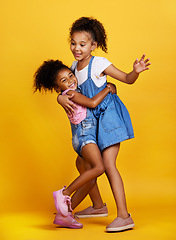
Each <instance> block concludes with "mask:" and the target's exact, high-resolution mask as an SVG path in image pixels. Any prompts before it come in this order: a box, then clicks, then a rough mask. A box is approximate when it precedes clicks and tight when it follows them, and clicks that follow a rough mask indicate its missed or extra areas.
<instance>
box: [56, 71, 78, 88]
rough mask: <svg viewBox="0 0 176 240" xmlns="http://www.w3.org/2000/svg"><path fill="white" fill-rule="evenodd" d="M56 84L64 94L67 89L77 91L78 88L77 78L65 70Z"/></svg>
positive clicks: (58, 76)
mask: <svg viewBox="0 0 176 240" xmlns="http://www.w3.org/2000/svg"><path fill="white" fill-rule="evenodd" d="M56 84H57V86H58V89H59V90H60V91H62V92H63V91H65V90H67V89H72V90H75V89H76V88H77V78H76V77H75V75H74V74H73V73H72V71H71V70H70V69H67V68H63V69H62V70H60V71H59V73H58V75H57V80H56Z"/></svg>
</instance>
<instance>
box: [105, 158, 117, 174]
mask: <svg viewBox="0 0 176 240" xmlns="http://www.w3.org/2000/svg"><path fill="white" fill-rule="evenodd" d="M104 168H105V171H106V172H108V171H111V170H112V169H114V168H116V165H115V163H112V162H109V161H105V162H104Z"/></svg>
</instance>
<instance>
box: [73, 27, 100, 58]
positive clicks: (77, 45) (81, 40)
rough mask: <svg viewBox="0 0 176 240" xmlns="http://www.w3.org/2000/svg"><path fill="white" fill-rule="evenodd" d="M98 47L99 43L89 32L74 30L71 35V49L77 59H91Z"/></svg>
mask: <svg viewBox="0 0 176 240" xmlns="http://www.w3.org/2000/svg"><path fill="white" fill-rule="evenodd" d="M96 47H97V43H96V42H95V41H93V39H92V36H91V34H90V33H88V32H85V31H82V32H74V33H73V34H72V36H71V43H70V50H71V51H72V53H73V56H74V58H75V59H76V60H77V61H83V60H87V59H89V58H90V57H91V52H92V51H93V50H94V49H95V48H96Z"/></svg>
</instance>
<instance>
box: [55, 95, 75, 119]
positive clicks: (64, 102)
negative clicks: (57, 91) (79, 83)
mask: <svg viewBox="0 0 176 240" xmlns="http://www.w3.org/2000/svg"><path fill="white" fill-rule="evenodd" d="M73 96H74V93H73V94H72V95H58V97H57V102H58V103H59V104H60V105H61V106H62V107H63V108H64V109H65V111H66V113H67V114H69V115H70V114H72V113H74V109H75V108H76V105H75V104H74V103H73V102H72V101H70V99H72V97H73Z"/></svg>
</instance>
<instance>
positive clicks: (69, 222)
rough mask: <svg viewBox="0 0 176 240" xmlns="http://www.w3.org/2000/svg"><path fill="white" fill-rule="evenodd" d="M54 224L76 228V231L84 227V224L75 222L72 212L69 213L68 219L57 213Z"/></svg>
mask: <svg viewBox="0 0 176 240" xmlns="http://www.w3.org/2000/svg"><path fill="white" fill-rule="evenodd" d="M53 223H54V224H57V225H60V226H62V227H68V228H75V229H79V228H82V227H83V225H82V223H79V222H77V221H76V220H75V218H74V216H73V215H72V214H71V212H69V214H68V216H67V217H63V216H62V215H61V214H60V213H56V216H55V219H54V222H53Z"/></svg>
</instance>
